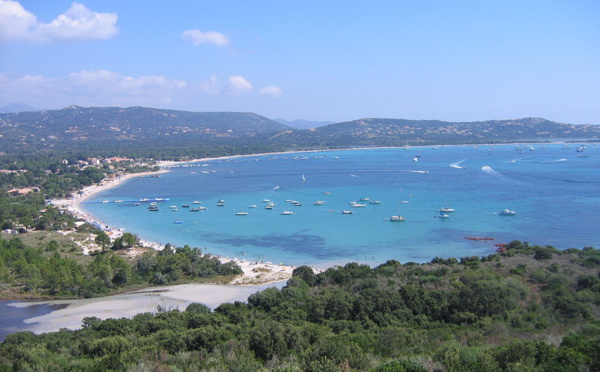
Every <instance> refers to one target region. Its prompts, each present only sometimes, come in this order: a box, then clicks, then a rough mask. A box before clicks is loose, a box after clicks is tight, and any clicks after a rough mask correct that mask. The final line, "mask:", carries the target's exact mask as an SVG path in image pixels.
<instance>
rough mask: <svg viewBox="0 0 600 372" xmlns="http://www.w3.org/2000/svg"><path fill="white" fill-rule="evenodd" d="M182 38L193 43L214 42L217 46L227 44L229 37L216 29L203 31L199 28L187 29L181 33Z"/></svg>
mask: <svg viewBox="0 0 600 372" xmlns="http://www.w3.org/2000/svg"><path fill="white" fill-rule="evenodd" d="M181 37H182V38H183V39H184V40H187V41H189V42H191V43H192V44H194V45H200V44H215V45H219V46H227V45H229V38H228V37H227V36H225V35H223V34H222V33H220V32H217V31H207V32H203V31H200V30H187V31H184V32H183V33H182V34H181Z"/></svg>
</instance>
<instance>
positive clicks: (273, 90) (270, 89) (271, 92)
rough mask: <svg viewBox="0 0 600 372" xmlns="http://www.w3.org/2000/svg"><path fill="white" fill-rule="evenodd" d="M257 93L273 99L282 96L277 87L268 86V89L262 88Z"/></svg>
mask: <svg viewBox="0 0 600 372" xmlns="http://www.w3.org/2000/svg"><path fill="white" fill-rule="evenodd" d="M259 93H260V94H263V95H268V96H273V97H275V98H279V97H281V95H282V94H283V91H282V90H281V88H279V87H278V86H275V85H270V86H268V87H264V88H262V89H261V90H260V91H259Z"/></svg>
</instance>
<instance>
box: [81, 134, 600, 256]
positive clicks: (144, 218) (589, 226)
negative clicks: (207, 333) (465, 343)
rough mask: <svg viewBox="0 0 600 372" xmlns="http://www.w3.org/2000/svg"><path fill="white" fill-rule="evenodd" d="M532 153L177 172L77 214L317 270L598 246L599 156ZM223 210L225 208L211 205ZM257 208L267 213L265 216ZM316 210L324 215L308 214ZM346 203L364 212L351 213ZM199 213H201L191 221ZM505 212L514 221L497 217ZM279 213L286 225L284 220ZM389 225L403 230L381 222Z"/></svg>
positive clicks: (268, 159) (478, 151)
mask: <svg viewBox="0 0 600 372" xmlns="http://www.w3.org/2000/svg"><path fill="white" fill-rule="evenodd" d="M533 146H534V147H535V151H532V150H531V149H530V148H529V147H528V146H520V148H515V146H512V145H501V146H494V147H490V146H478V147H475V146H452V147H450V146H447V147H438V148H434V147H423V148H414V147H413V148H410V149H403V148H393V149H389V148H387V149H367V150H346V151H326V152H312V153H295V154H274V155H264V156H252V157H240V158H233V159H228V160H211V161H207V162H202V163H196V164H195V165H194V166H191V167H180V168H174V169H172V170H171V171H170V172H169V173H166V174H163V176H162V177H161V178H135V179H131V180H129V181H127V182H125V183H124V184H122V185H121V186H119V187H117V188H115V189H111V190H107V191H105V192H104V193H103V194H99V195H97V196H96V197H95V198H94V199H93V200H91V203H86V204H84V209H85V210H86V211H87V212H89V213H90V214H92V215H94V216H95V217H97V218H98V219H99V220H101V221H103V223H105V224H110V225H112V226H117V227H121V228H125V229H126V230H127V231H130V232H133V233H136V234H138V235H139V236H140V237H141V238H143V239H147V240H152V241H156V242H159V243H161V244H165V243H171V244H174V245H178V246H181V245H184V244H189V245H190V246H196V247H200V248H202V249H203V250H205V251H206V252H210V253H212V254H215V255H222V256H228V257H240V258H246V259H250V260H255V259H261V260H264V261H271V262H275V263H286V264H292V265H299V264H309V265H315V266H317V267H327V266H330V265H332V264H344V263H346V262H348V261H359V262H363V263H368V264H371V265H376V264H379V263H382V262H385V261H386V260H389V259H396V260H399V261H400V262H407V261H415V262H428V261H430V260H431V259H433V258H434V257H436V256H439V257H465V256H473V255H476V256H483V255H487V254H490V253H492V252H494V251H495V248H496V247H495V246H494V244H495V243H506V242H509V241H511V240H515V239H518V240H522V241H529V242H531V243H533V244H540V245H552V246H555V247H557V248H559V249H566V248H570V247H576V248H582V247H584V246H596V247H598V246H599V244H598V243H600V229H598V226H600V171H599V170H600V150H599V149H597V148H596V147H593V146H588V148H587V149H586V150H585V151H584V152H583V153H578V152H576V151H575V149H576V148H577V146H576V145H571V146H570V147H568V148H567V147H565V146H563V145H558V144H556V145H545V146H544V147H542V146H539V145H533ZM417 155H420V156H418V157H416V156H417ZM581 155H585V157H582V156H581ZM415 157H416V160H417V161H414V160H415ZM200 165H204V166H200ZM156 197H163V198H170V200H169V201H168V202H162V203H160V205H159V208H160V211H159V212H150V211H148V209H147V204H144V205H142V206H134V205H133V203H130V202H123V203H112V201H114V200H125V201H127V200H138V199H140V198H156ZM360 198H369V199H370V200H371V201H375V200H377V201H380V202H381V204H369V202H368V201H365V202H360V201H359V199H360ZM220 199H223V200H224V201H225V202H226V205H225V206H223V207H218V206H217V201H218V200H220ZM265 199H269V200H271V201H273V202H274V203H276V207H275V208H274V209H273V210H266V209H265V208H264V207H265V205H266V202H264V201H263V200H265ZM101 200H109V201H111V202H110V203H105V204H103V203H98V202H99V201H101ZM286 200H293V201H298V202H301V203H303V205H302V206H294V205H292V204H291V203H290V202H287V201H286ZM317 200H321V201H324V202H325V204H323V205H313V204H314V202H315V201H317ZM193 201H200V202H201V204H198V205H196V204H193ZM352 201H356V202H359V203H365V204H366V206H365V207H359V208H355V207H352V206H351V205H350V204H349V203H350V202H352ZM403 201H404V202H408V203H402V202H403ZM182 205H189V206H190V207H189V208H184V207H182ZM251 205H256V206H257V208H250V207H249V206H251ZM170 206H176V207H177V208H178V211H172V210H171V208H169V207H170ZM198 206H205V207H207V210H206V211H200V212H190V209H191V208H194V207H198ZM445 206H447V207H451V208H454V209H455V210H456V211H455V212H454V213H451V214H450V218H448V219H440V218H435V217H434V215H437V214H438V213H437V210H439V209H440V208H441V207H445ZM503 209H510V210H514V211H516V212H517V214H516V215H515V216H500V215H498V212H499V211H500V210H503ZM284 210H288V211H293V212H294V214H293V215H281V212H282V211H284ZM343 210H351V211H353V212H354V213H353V214H351V215H346V214H342V211H343ZM236 212H248V215H247V216H237V215H236ZM397 214H401V215H402V216H404V217H405V218H406V221H405V222H398V223H395V222H390V221H389V218H390V216H392V215H397ZM175 220H182V221H183V223H180V224H175V223H174V221H175ZM468 236H478V237H492V238H494V239H495V240H493V241H487V242H483V241H471V240H466V239H465V237H468Z"/></svg>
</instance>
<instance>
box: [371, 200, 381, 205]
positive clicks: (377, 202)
mask: <svg viewBox="0 0 600 372" xmlns="http://www.w3.org/2000/svg"><path fill="white" fill-rule="evenodd" d="M369 204H381V201H379V200H371V201H370V202H369Z"/></svg>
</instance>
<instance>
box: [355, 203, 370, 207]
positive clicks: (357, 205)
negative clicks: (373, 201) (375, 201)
mask: <svg viewBox="0 0 600 372" xmlns="http://www.w3.org/2000/svg"><path fill="white" fill-rule="evenodd" d="M366 206H367V205H366V204H359V203H354V204H352V207H353V208H363V207H366Z"/></svg>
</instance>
